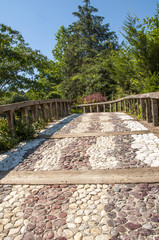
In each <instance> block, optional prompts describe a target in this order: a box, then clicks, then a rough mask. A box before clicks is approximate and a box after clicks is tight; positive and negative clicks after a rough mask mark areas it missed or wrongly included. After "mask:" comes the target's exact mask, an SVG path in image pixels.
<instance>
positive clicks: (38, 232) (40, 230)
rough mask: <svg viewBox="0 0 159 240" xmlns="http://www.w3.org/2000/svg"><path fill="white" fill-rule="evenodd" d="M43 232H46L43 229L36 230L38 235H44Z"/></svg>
mask: <svg viewBox="0 0 159 240" xmlns="http://www.w3.org/2000/svg"><path fill="white" fill-rule="evenodd" d="M43 232H44V229H43V228H36V229H35V233H36V234H38V235H40V234H42V233H43Z"/></svg>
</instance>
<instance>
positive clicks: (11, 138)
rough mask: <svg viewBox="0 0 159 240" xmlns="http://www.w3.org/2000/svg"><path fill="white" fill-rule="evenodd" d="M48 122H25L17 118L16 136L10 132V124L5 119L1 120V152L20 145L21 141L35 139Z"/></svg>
mask: <svg viewBox="0 0 159 240" xmlns="http://www.w3.org/2000/svg"><path fill="white" fill-rule="evenodd" d="M46 124H47V122H45V121H44V120H42V119H40V120H39V121H38V122H36V123H32V122H29V124H27V123H26V122H25V121H22V119H21V118H20V117H18V116H16V130H15V135H12V134H11V133H10V132H9V129H8V124H7V122H6V120H5V119H4V118H2V117H1V118H0V152H4V151H7V150H9V149H11V148H12V147H14V146H15V145H16V144H18V143H19V142H20V141H24V140H29V139H33V138H34V137H35V136H36V134H38V133H39V132H40V130H41V129H44V128H45V126H46Z"/></svg>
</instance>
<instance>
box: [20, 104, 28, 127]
mask: <svg viewBox="0 0 159 240" xmlns="http://www.w3.org/2000/svg"><path fill="white" fill-rule="evenodd" d="M21 111H22V119H23V121H24V122H26V123H27V124H28V123H29V115H28V107H24V108H22V110H21Z"/></svg>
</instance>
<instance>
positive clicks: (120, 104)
mask: <svg viewBox="0 0 159 240" xmlns="http://www.w3.org/2000/svg"><path fill="white" fill-rule="evenodd" d="M119 106H120V112H122V101H120V102H119Z"/></svg>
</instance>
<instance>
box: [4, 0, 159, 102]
mask: <svg viewBox="0 0 159 240" xmlns="http://www.w3.org/2000/svg"><path fill="white" fill-rule="evenodd" d="M73 15H74V16H75V19H76V21H75V22H73V23H72V24H70V25H69V26H68V27H65V26H64V25H63V26H61V27H60V28H59V30H58V32H57V33H56V36H55V37H56V45H55V46H54V48H53V50H52V54H53V60H49V59H48V58H47V57H46V56H44V55H43V54H42V53H40V51H38V50H33V49H32V48H31V47H30V46H29V44H27V43H26V42H25V40H24V38H23V36H22V35H21V34H20V33H19V32H18V31H17V30H13V29H12V28H11V27H9V26H6V25H5V24H0V104H6V103H12V102H17V101H23V100H35V99H50V98H67V99H72V100H73V101H74V102H77V103H80V102H81V101H83V99H85V97H86V96H88V95H91V96H92V98H89V101H100V100H102V99H103V98H102V96H104V97H106V98H107V99H109V100H112V99H115V98H117V97H122V96H126V95H129V94H138V93H144V92H152V91H158V89H159V58H158V55H159V29H158V28H159V4H157V6H156V13H155V14H154V16H152V17H145V18H143V19H138V17H137V16H135V15H131V14H128V15H127V17H125V22H124V24H123V26H122V34H123V37H124V41H123V42H122V43H121V44H119V43H118V38H117V36H116V33H115V32H113V31H111V30H110V28H109V23H108V24H103V20H104V18H103V17H101V16H98V9H96V8H94V7H93V6H92V5H91V2H90V0H84V1H83V5H82V6H80V5H79V6H78V10H77V11H76V12H73ZM94 93H98V94H94ZM92 94H93V95H92ZM95 98H96V99H95ZM86 99H87V98H86Z"/></svg>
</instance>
